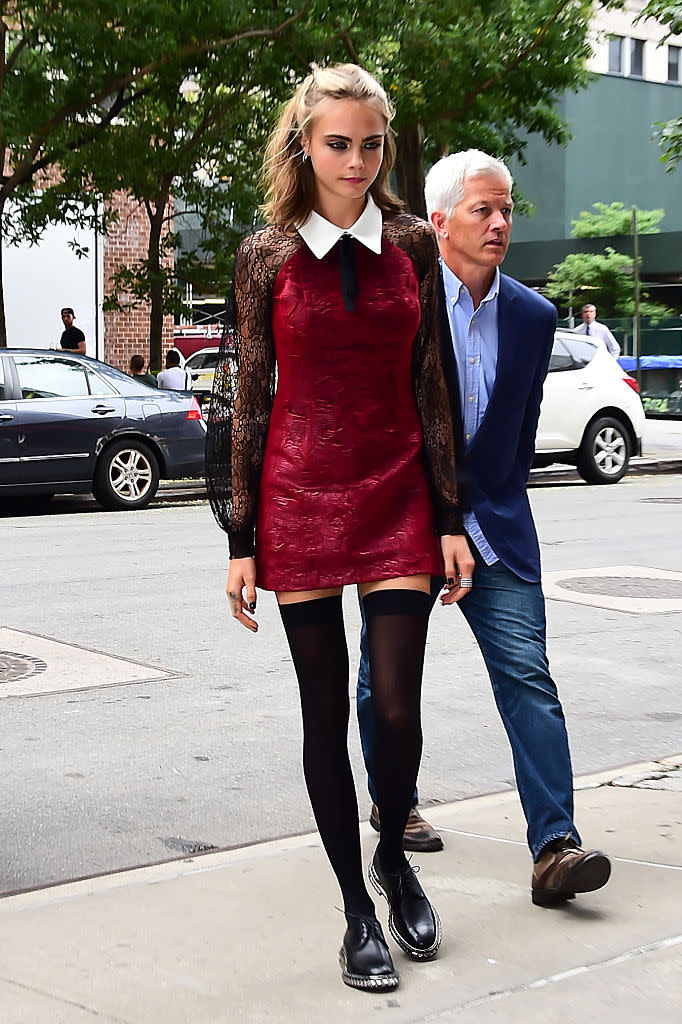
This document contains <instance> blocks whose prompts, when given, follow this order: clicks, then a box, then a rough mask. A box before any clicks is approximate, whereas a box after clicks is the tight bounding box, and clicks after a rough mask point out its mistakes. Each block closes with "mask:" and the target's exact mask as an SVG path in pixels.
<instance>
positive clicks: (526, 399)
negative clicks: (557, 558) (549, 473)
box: [439, 274, 557, 583]
mask: <svg viewBox="0 0 682 1024" xmlns="http://www.w3.org/2000/svg"><path fill="white" fill-rule="evenodd" d="M439 294H440V332H439V333H440V347H441V360H442V363H443V371H444V374H445V381H446V384H447V388H448V394H449V396H450V405H451V408H452V419H453V423H454V430H455V453H456V456H457V479H458V490H459V495H460V501H461V504H462V508H463V509H464V510H466V509H472V510H473V512H474V513H475V515H476V519H477V520H478V523H479V525H480V527H481V529H482V530H483V533H484V535H485V537H486V539H487V541H488V543H489V544H490V546H491V547H492V549H493V551H494V552H495V554H496V555H497V557H498V558H499V559H500V561H501V562H503V563H504V565H506V566H507V568H509V569H511V570H512V572H515V573H516V574H517V576H520V577H521V579H524V580H528V581H529V582H532V583H535V582H537V581H539V579H540V548H539V545H538V538H537V533H536V532H535V524H534V522H533V514H532V512H531V510H530V504H529V502H528V495H527V493H526V483H527V481H528V474H529V473H530V467H531V464H532V461H533V455H534V452H535V433H536V431H537V426H538V418H539V416H540V403H541V401H542V386H543V384H544V380H545V377H546V376H547V369H548V366H549V357H550V355H551V353H552V342H553V339H554V331H555V328H556V323H557V314H556V310H555V308H554V306H553V305H552V304H551V302H548V300H547V299H545V298H543V296H542V295H538V293H537V292H534V291H531V289H530V288H526V286H525V285H523V284H520V283H519V282H518V281H515V280H514V279H513V278H511V277H507V276H506V275H505V274H501V275H500V294H499V298H498V328H499V343H498V352H497V374H496V377H495V385H494V387H493V391H492V394H491V396H490V399H489V402H488V407H487V409H486V411H485V415H484V417H483V420H482V421H481V425H480V426H479V428H478V430H477V431H476V433H475V434H474V436H473V438H472V439H471V441H470V442H469V443H468V444H466V443H465V440H464V435H463V429H462V404H461V401H460V394H459V380H458V377H457V365H456V363H455V354H454V351H453V347H452V338H451V334H450V322H449V320H448V314H447V309H446V304H445V292H444V289H443V286H442V281H441V287H440V293H439Z"/></svg>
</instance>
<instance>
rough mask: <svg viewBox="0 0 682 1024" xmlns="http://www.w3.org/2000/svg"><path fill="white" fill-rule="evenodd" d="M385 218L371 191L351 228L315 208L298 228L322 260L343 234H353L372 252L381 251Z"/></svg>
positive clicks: (311, 249) (315, 254) (313, 251)
mask: <svg viewBox="0 0 682 1024" xmlns="http://www.w3.org/2000/svg"><path fill="white" fill-rule="evenodd" d="M382 228H383V218H382V216H381V210H380V209H379V207H378V206H377V205H376V203H375V202H374V200H373V199H372V197H371V195H369V193H368V194H367V205H366V206H365V208H364V210H363V211H362V213H361V214H360V216H359V217H358V219H357V220H356V222H355V224H352V225H351V226H350V227H349V228H340V227H337V225H336V224H332V223H331V221H328V220H326V219H325V218H324V217H321V216H320V214H319V213H316V212H315V211H314V210H313V211H312V213H311V214H310V216H309V217H308V219H307V220H306V221H305V222H304V223H303V224H300V225H299V227H298V228H297V230H298V233H299V235H300V236H301V238H302V239H303V241H304V242H305V244H306V245H307V246H308V248H309V249H310V251H311V252H312V253H313V255H314V256H316V257H317V258H318V260H321V259H322V258H323V257H324V256H326V255H327V253H328V252H329V250H330V249H333V248H334V246H335V245H336V243H337V242H338V240H339V238H341V235H351V236H352V237H353V238H355V239H356V241H358V242H362V244H363V245H364V246H366V247H367V248H368V249H369V250H370V251H371V252H375V253H377V255H379V254H380V253H381V231H382Z"/></svg>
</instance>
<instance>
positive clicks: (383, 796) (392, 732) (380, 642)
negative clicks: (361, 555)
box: [361, 576, 431, 871]
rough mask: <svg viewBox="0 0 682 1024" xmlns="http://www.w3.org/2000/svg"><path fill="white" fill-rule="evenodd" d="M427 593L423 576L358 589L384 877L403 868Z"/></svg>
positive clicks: (415, 763)
mask: <svg viewBox="0 0 682 1024" xmlns="http://www.w3.org/2000/svg"><path fill="white" fill-rule="evenodd" d="M429 589H430V578H429V577H428V576H414V577H407V578H401V579H398V580H384V581H382V582H381V583H380V584H376V583H374V584H363V585H362V587H361V594H362V600H363V606H364V612H365V618H366V622H367V640H368V647H369V663H370V667H371V677H372V712H373V716H374V726H375V745H374V757H373V764H372V773H373V779H374V784H375V786H376V790H377V802H378V806H379V819H380V821H381V837H380V840H379V859H380V861H381V864H382V867H383V868H384V870H386V871H400V870H401V869H402V868H404V867H405V865H406V863H407V862H406V860H405V854H404V852H403V833H404V830H405V824H406V822H407V818H408V815H409V813H410V808H411V806H412V800H413V796H414V790H415V785H416V781H417V774H418V771H419V761H420V758H421V750H422V732H421V715H420V700H421V683H422V671H423V667H424V649H425V646H426V632H427V628H428V619H429V613H430V611H431V599H430V594H429Z"/></svg>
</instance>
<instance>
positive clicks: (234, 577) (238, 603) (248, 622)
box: [225, 558, 258, 633]
mask: <svg viewBox="0 0 682 1024" xmlns="http://www.w3.org/2000/svg"><path fill="white" fill-rule="evenodd" d="M244 587H246V600H244ZM225 591H226V593H227V600H228V601H229V602H230V611H231V612H232V615H233V617H234V618H235V619H237V621H238V622H241V624H242V626H246V628H247V629H250V630H251V632H252V633H257V632H258V623H257V622H256V621H255V620H254V619H253V618H251V615H250V614H249V612H250V613H251V614H253V612H255V610H256V560H255V559H254V558H233V559H232V560H231V561H230V571H229V573H228V575H227V586H226V587H225Z"/></svg>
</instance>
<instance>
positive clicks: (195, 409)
mask: <svg viewBox="0 0 682 1024" xmlns="http://www.w3.org/2000/svg"><path fill="white" fill-rule="evenodd" d="M635 383H637V382H636V381H635ZM185 419H186V420H200V419H202V415H201V407H200V405H199V403H198V402H197V400H196V398H193V399H192V402H191V405H190V407H189V409H188V410H187V415H186V416H185Z"/></svg>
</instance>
